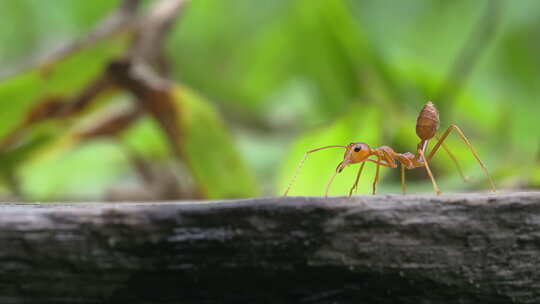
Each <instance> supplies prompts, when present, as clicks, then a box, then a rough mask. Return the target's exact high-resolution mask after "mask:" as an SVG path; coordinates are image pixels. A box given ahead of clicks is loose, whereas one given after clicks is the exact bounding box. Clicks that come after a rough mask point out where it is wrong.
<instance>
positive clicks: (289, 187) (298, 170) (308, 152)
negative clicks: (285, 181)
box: [283, 145, 347, 196]
mask: <svg viewBox="0 0 540 304" xmlns="http://www.w3.org/2000/svg"><path fill="white" fill-rule="evenodd" d="M328 148H345V149H347V146H342V145H331V146H324V147H320V148H316V149H313V150H309V151H307V152H306V153H305V154H304V157H303V158H302V160H301V161H300V164H299V165H298V167H296V172H295V173H294V176H293V179H292V181H291V182H290V183H289V186H287V190H285V193H283V196H287V194H288V193H289V190H290V189H291V187H292V185H293V183H294V182H295V181H296V178H297V177H298V174H299V173H300V169H302V166H303V165H304V162H305V161H306V159H307V157H308V155H309V154H310V153H313V152H317V151H319V150H323V149H328Z"/></svg>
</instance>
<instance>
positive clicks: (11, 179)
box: [4, 170, 24, 200]
mask: <svg viewBox="0 0 540 304" xmlns="http://www.w3.org/2000/svg"><path fill="white" fill-rule="evenodd" d="M4 178H5V180H6V185H7V186H8V188H9V191H11V193H12V194H13V195H15V196H16V197H17V198H18V199H21V200H22V199H23V197H24V195H23V191H22V188H21V183H20V182H19V179H18V178H17V176H15V171H14V170H8V171H7V172H4Z"/></svg>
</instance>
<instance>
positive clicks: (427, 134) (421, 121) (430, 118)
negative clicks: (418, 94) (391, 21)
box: [416, 101, 439, 141]
mask: <svg viewBox="0 0 540 304" xmlns="http://www.w3.org/2000/svg"><path fill="white" fill-rule="evenodd" d="M438 128H439V112H438V111H437V108H435V105H434V104H433V103H432V102H431V101H428V102H427V103H426V104H425V105H424V107H423V108H422V110H421V111H420V114H418V119H417V120H416V135H418V137H420V139H421V140H422V141H425V140H430V139H431V138H433V136H435V134H436V133H437V129H438Z"/></svg>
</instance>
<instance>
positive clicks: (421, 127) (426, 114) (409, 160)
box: [284, 101, 496, 197]
mask: <svg viewBox="0 0 540 304" xmlns="http://www.w3.org/2000/svg"><path fill="white" fill-rule="evenodd" d="M438 128H439V112H438V111H437V109H436V108H435V105H434V104H433V103H432V102H431V101H428V102H427V103H426V104H425V105H424V107H423V108H422V110H421V111H420V114H419V115H418V119H417V121H416V135H418V137H420V143H419V144H418V145H417V148H416V151H417V154H413V153H411V152H405V153H397V152H395V151H394V150H393V149H392V148H390V147H388V146H381V147H378V148H375V149H373V148H370V147H369V146H368V145H367V144H366V143H362V142H355V143H350V144H348V145H347V146H342V145H331V146H325V147H320V148H316V149H313V150H309V151H307V152H306V153H305V154H304V158H303V159H302V161H301V162H300V164H299V165H298V167H297V169H296V173H295V174H294V177H293V179H292V181H291V183H290V184H289V186H288V187H287V190H285V193H284V196H287V194H288V193H289V190H290V189H291V186H292V184H293V183H294V181H295V180H296V177H297V176H298V173H299V172H300V169H301V168H302V165H303V164H304V162H305V161H306V158H307V157H308V155H309V154H310V153H313V152H316V151H319V150H323V149H328V148H345V155H344V157H343V161H342V162H340V163H339V164H338V166H337V168H336V171H335V172H334V174H333V175H332V177H330V180H329V181H328V184H327V186H326V192H325V196H328V191H329V189H330V185H331V184H332V181H333V180H334V178H335V177H336V175H337V174H338V173H340V172H341V171H343V169H344V168H345V167H346V166H348V165H352V164H356V163H362V164H361V165H360V169H359V170H358V174H357V175H356V180H355V181H354V184H353V185H352V187H351V189H350V191H349V197H351V195H352V193H353V191H355V190H357V188H358V181H359V180H360V175H361V174H362V170H363V169H364V165H365V164H366V162H372V163H375V164H377V169H376V171H375V178H374V180H373V194H375V193H376V191H377V183H378V181H379V170H380V166H384V167H390V168H397V166H398V165H397V163H396V160H397V161H398V162H399V164H400V168H401V188H402V191H403V193H404V194H405V192H406V189H407V188H406V185H405V169H414V168H418V167H424V168H426V171H427V174H428V175H429V178H430V179H431V183H432V184H433V189H434V191H435V193H437V194H441V190H440V189H439V186H438V185H437V182H436V181H435V177H433V173H432V172H431V169H430V167H429V162H430V161H431V159H432V158H433V155H435V153H436V152H437V151H438V150H439V148H440V147H441V146H442V148H443V149H444V150H445V151H446V152H447V153H448V155H449V156H450V158H451V159H452V161H453V162H454V163H455V164H456V167H457V169H458V171H459V174H460V176H461V178H462V179H463V180H465V181H467V178H466V177H465V176H464V175H463V172H462V171H461V168H460V167H459V164H458V162H457V160H456V158H455V157H454V155H453V154H452V153H451V152H450V150H448V148H447V147H446V146H445V144H444V140H445V139H446V138H447V137H448V135H449V134H450V132H452V131H456V133H457V134H458V135H459V137H460V138H461V139H462V140H463V141H464V142H465V144H466V145H467V147H469V149H470V150H471V153H472V154H473V155H474V157H475V158H476V160H477V161H478V163H479V164H480V167H482V169H483V170H484V172H485V174H486V176H487V178H488V180H489V183H490V185H491V189H492V190H493V192H495V191H496V189H495V185H494V183H493V180H492V179H491V176H490V175H489V172H488V170H487V168H486V166H485V165H484V163H482V161H481V160H480V157H478V154H477V153H476V150H475V149H474V148H473V146H472V145H471V143H470V142H469V140H468V139H467V137H466V136H465V134H463V131H461V129H460V128H459V127H458V126H456V125H451V126H450V127H448V129H446V131H445V132H444V133H443V135H442V136H441V137H439V136H437V135H436V133H437V129H438ZM433 137H435V138H436V139H437V144H436V145H435V146H434V147H433V149H432V150H431V152H430V153H429V154H428V156H427V157H426V156H425V154H426V150H427V146H428V142H429V140H430V139H432V138H433ZM370 156H375V157H376V158H377V159H376V160H375V159H371V158H369V157H370Z"/></svg>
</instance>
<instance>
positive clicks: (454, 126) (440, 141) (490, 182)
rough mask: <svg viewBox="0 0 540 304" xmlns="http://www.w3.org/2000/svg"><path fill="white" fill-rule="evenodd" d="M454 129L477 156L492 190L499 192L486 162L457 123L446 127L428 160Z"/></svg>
mask: <svg viewBox="0 0 540 304" xmlns="http://www.w3.org/2000/svg"><path fill="white" fill-rule="evenodd" d="M452 130H455V131H456V133H457V134H458V135H459V137H460V138H461V139H462V140H463V142H465V144H466V145H467V147H468V148H469V150H470V151H471V153H472V155H473V156H474V158H476V160H477V161H478V164H479V165H480V167H482V170H484V173H485V174H486V177H487V178H488V180H489V184H490V186H491V190H492V191H493V192H497V189H496V188H495V183H493V180H492V179H491V176H490V175H489V172H488V169H487V168H486V166H485V165H484V163H483V162H482V161H481V160H480V157H479V156H478V153H476V150H475V149H474V148H473V146H472V145H471V143H470V142H469V139H467V137H466V136H465V134H464V133H463V131H461V129H460V128H459V127H458V126H456V125H451V126H450V127H448V129H446V131H445V132H444V133H443V135H442V136H441V138H440V139H439V141H438V142H437V144H436V145H435V147H433V150H431V152H430V153H429V156H428V160H431V158H432V157H433V155H435V153H436V152H437V150H438V149H439V147H440V146H441V145H443V144H444V141H445V140H446V138H447V137H448V135H449V134H450V132H452ZM443 148H444V146H443ZM447 151H448V150H447Z"/></svg>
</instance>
